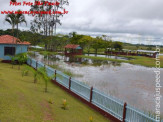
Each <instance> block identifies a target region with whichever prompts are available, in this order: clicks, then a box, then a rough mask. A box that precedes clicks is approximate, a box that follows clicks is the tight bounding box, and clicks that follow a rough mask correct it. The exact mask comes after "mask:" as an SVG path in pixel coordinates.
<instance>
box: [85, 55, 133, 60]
mask: <svg viewBox="0 0 163 122" xmlns="http://www.w3.org/2000/svg"><path fill="white" fill-rule="evenodd" d="M85 56H95V57H103V58H112V59H120V60H132V58H126V57H120V56H112V55H98V54H97V55H96V54H89V55H88V54H85Z"/></svg>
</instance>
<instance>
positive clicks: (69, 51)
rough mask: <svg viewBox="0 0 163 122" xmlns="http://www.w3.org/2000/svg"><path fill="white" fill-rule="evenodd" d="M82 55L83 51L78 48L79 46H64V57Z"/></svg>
mask: <svg viewBox="0 0 163 122" xmlns="http://www.w3.org/2000/svg"><path fill="white" fill-rule="evenodd" d="M82 54H83V49H82V48H81V47H80V45H75V44H68V45H66V46H65V55H66V56H73V55H82Z"/></svg>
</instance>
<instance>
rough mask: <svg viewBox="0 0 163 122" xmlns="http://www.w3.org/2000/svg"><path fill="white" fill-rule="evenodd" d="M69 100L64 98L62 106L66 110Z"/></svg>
mask: <svg viewBox="0 0 163 122" xmlns="http://www.w3.org/2000/svg"><path fill="white" fill-rule="evenodd" d="M67 105H68V104H67V100H66V99H64V100H63V103H62V108H63V109H64V110H66V109H67Z"/></svg>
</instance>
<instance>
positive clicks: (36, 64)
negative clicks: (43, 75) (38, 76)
mask: <svg viewBox="0 0 163 122" xmlns="http://www.w3.org/2000/svg"><path fill="white" fill-rule="evenodd" d="M37 67H38V61H36V70H37Z"/></svg>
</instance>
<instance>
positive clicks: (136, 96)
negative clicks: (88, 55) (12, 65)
mask: <svg viewBox="0 0 163 122" xmlns="http://www.w3.org/2000/svg"><path fill="white" fill-rule="evenodd" d="M35 58H36V59H37V60H39V61H42V62H44V63H46V64H50V65H54V64H55V65H58V66H59V67H62V68H64V69H66V70H70V71H71V72H73V73H75V74H81V75H82V76H83V77H75V79H77V80H79V81H82V82H85V83H86V84H88V85H89V86H93V87H95V88H97V89H99V90H101V91H103V92H105V93H107V94H110V95H112V96H115V97H117V98H119V99H121V100H123V101H125V102H127V103H128V104H130V105H132V106H135V107H137V108H140V109H142V110H146V111H150V112H155V111H154V110H155V101H154V100H155V99H154V94H155V73H154V70H155V68H147V67H144V66H138V65H132V64H127V63H121V64H117V63H115V62H113V63H112V62H110V61H98V60H91V59H85V58H76V59H74V58H70V57H65V56H60V55H53V56H50V57H46V58H45V59H44V56H42V55H39V54H37V55H36V57H35ZM162 73H163V69H161V78H162V77H163V74H162ZM161 85H162V86H163V82H161ZM161 94H162V95H163V89H161ZM161 106H163V100H162V98H161ZM161 108H162V107H161ZM161 114H162V115H163V110H162V109H161Z"/></svg>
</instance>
